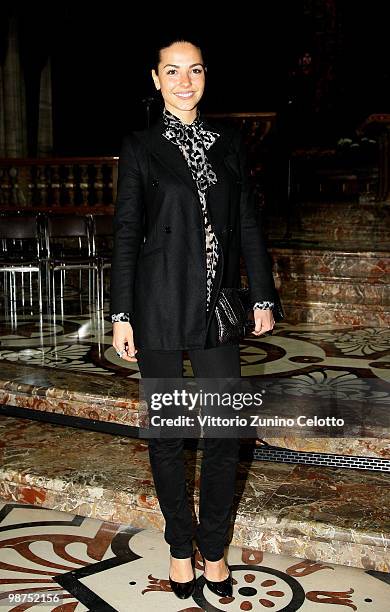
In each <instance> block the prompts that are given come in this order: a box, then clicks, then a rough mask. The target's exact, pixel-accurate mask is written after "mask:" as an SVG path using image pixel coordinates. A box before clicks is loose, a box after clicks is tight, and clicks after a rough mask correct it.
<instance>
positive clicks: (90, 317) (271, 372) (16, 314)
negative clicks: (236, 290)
mask: <svg viewBox="0 0 390 612" xmlns="http://www.w3.org/2000/svg"><path fill="white" fill-rule="evenodd" d="M27 297H28V296H27ZM1 299H2V300H5V298H4V296H1V295H0V306H1V307H2V308H0V363H1V361H3V362H6V363H7V364H8V366H10V365H12V364H15V368H14V372H15V377H17V375H18V374H20V372H21V368H20V366H21V365H22V364H23V365H26V366H27V365H28V366H30V367H34V368H35V370H34V371H35V372H36V374H37V376H38V379H39V381H40V382H39V384H40V385H41V386H42V387H47V388H51V387H53V386H55V385H56V383H53V381H52V380H51V378H54V377H53V376H52V377H51V376H50V372H53V370H54V369H55V370H56V371H57V372H58V373H60V372H61V373H62V376H63V383H62V384H63V385H65V387H66V388H68V387H71V385H73V384H74V380H75V379H74V376H75V374H76V373H77V374H78V375H80V376H82V377H84V380H85V385H86V388H88V389H89V388H90V387H91V381H92V380H96V382H97V383H98V385H99V388H102V385H103V386H104V385H105V383H104V382H103V383H102V380H105V379H108V378H110V379H111V381H110V383H108V384H107V389H111V388H113V387H114V386H118V383H119V381H121V382H122V383H126V381H129V379H130V381H129V382H131V383H135V384H137V382H138V380H137V379H139V378H140V373H139V369H138V365H137V363H129V362H125V361H123V360H121V359H119V357H118V356H117V355H116V352H115V350H114V348H113V347H112V344H111V342H112V325H111V322H110V318H109V315H108V303H107V301H106V303H105V308H104V310H103V311H98V312H95V311H94V310H93V309H91V308H90V305H89V304H88V301H87V300H86V299H85V295H84V296H82V299H80V296H79V294H78V292H77V290H74V289H73V288H72V287H71V286H69V287H67V288H66V292H65V299H64V300H61V301H59V302H58V303H57V310H56V314H55V316H53V314H52V313H51V314H49V313H47V312H44V313H43V314H41V315H39V314H38V312H37V304H36V300H35V301H34V300H33V304H32V306H31V305H30V304H29V302H28V299H27V298H26V300H25V303H24V304H22V302H21V296H20V295H19V298H18V299H19V302H18V304H17V308H16V310H13V311H11V310H10V309H9V303H8V302H6V301H3V302H2V303H1ZM34 299H35V298H34ZM240 353H241V372H242V375H243V376H248V377H254V378H257V377H264V376H271V377H280V378H282V377H283V378H288V379H291V380H292V381H293V382H294V387H295V390H292V391H291V393H292V394H294V393H295V394H296V392H297V390H298V392H299V394H301V395H304V396H305V397H309V398H310V397H313V398H315V396H316V394H317V393H323V390H324V389H326V388H327V389H328V390H330V392H331V393H337V394H339V393H340V394H345V393H348V394H350V395H352V396H353V397H354V398H355V399H357V400H358V401H359V400H365V401H369V400H371V399H375V398H374V397H373V395H374V394H373V393H371V391H370V388H369V386H368V385H367V381H370V385H372V384H373V385H374V386H375V385H378V387H377V388H379V389H380V392H381V393H382V399H383V401H385V402H388V403H389V402H390V387H389V381H390V329H389V328H388V327H369V326H365V325H341V324H337V325H336V324H325V323H297V324H291V323H289V322H288V321H283V322H281V323H277V324H276V326H275V328H274V330H273V333H272V335H269V336H263V337H261V336H260V337H258V338H256V337H250V336H249V337H247V338H245V339H244V340H243V341H242V344H241V351H240ZM3 370H5V371H6V372H7V374H6V376H5V377H4V379H3V382H4V384H8V381H10V380H12V376H10V375H9V370H10V368H9V367H7V368H3ZM183 374H184V376H191V375H192V369H191V364H190V362H189V360H188V358H187V355H186V354H184V361H183ZM89 375H92V376H89ZM25 378H28V379H29V381H30V382H31V381H32V379H33V378H34V375H33V374H32V375H29V376H27V375H26V376H25ZM57 378H58V377H57ZM98 379H99V381H98ZM92 384H93V383H92ZM122 386H123V385H122ZM78 390H80V385H79V386H78ZM39 394H40V395H42V390H41V391H39ZM86 399H88V398H86ZM3 403H6V402H5V401H4V400H3ZM84 403H85V402H84ZM73 407H74V406H73ZM56 409H57V408H56ZM80 411H81V412H80V413H79V416H83V417H84V416H85V414H84V413H85V410H84V408H82V407H81V408H80ZM109 418H110V419H113V416H112V415H111V416H110V417H109ZM115 418H117V417H115ZM129 418H130V417H129ZM131 418H133V417H131ZM113 420H115V419H113ZM372 438H373V436H371V438H370V436H369V435H366V439H364V438H362V439H360V440H358V439H357V438H356V439H355V440H354V441H353V444H352V445H349V446H348V452H347V454H349V455H351V454H353V455H365V456H366V455H372V456H379V457H384V458H388V457H390V443H389V440H388V439H382V440H381V441H379V438H378V437H376V439H375V442H372ZM328 440H329V439H327V438H322V439H321V440H320V439H319V438H318V439H316V440H315V442H314V445H313V444H311V443H310V439H308V440H306V439H305V438H302V437H300V438H298V437H295V438H294V440H291V439H289V440H287V438H286V440H284V441H283V442H281V438H280V437H278V438H272V439H271V438H267V441H268V443H270V444H273V445H281V446H286V445H287V446H288V447H289V448H291V449H294V450H310V451H317V452H333V453H340V452H344V451H345V449H346V446H345V445H346V443H345V441H343V440H342V441H341V442H340V443H338V442H337V439H336V438H333V439H332V440H333V441H332V442H330V441H328Z"/></svg>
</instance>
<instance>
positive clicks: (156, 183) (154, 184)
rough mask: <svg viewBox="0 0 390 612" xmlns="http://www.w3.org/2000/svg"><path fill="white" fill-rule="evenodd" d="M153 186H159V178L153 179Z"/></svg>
mask: <svg viewBox="0 0 390 612" xmlns="http://www.w3.org/2000/svg"><path fill="white" fill-rule="evenodd" d="M152 187H158V180H157V179H153V180H152Z"/></svg>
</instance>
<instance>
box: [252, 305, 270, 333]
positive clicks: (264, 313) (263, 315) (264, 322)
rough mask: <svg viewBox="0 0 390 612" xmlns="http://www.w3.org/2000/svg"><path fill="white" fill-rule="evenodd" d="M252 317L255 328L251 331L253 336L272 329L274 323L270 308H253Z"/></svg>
mask: <svg viewBox="0 0 390 612" xmlns="http://www.w3.org/2000/svg"><path fill="white" fill-rule="evenodd" d="M253 317H254V320H255V329H254V330H253V331H252V332H251V333H252V334H254V335H255V336H261V334H264V333H265V332H268V331H270V330H272V329H273V327H274V325H275V321H274V317H273V314H272V310H271V308H265V309H264V310H262V309H261V308H255V309H254V311H253Z"/></svg>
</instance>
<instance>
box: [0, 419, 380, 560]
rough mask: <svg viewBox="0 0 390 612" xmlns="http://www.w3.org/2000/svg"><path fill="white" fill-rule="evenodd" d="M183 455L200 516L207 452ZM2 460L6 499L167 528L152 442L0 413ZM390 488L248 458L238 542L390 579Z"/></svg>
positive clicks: (0, 493) (239, 498) (0, 485)
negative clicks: (202, 464) (155, 477)
mask: <svg viewBox="0 0 390 612" xmlns="http://www.w3.org/2000/svg"><path fill="white" fill-rule="evenodd" d="M185 455H186V461H187V463H186V469H187V476H188V481H189V490H190V491H193V498H194V513H197V512H198V501H199V491H198V483H199V471H200V462H201V458H202V451H201V450H199V449H198V450H197V451H191V450H186V451H185ZM0 458H1V461H0V465H1V467H0V497H1V498H2V499H4V500H9V501H14V502H18V503H25V504H34V505H38V506H42V507H45V508H51V509H55V510H59V511H65V512H70V513H72V514H79V515H82V516H87V517H91V518H98V519H101V520H105V521H112V522H116V523H122V524H130V525H132V526H134V527H141V528H150V527H152V528H155V529H158V530H163V529H164V520H163V517H162V514H161V511H160V508H159V504H158V500H157V497H156V493H155V489H154V485H153V479H152V475H151V472H150V465H149V456H148V450H147V442H146V441H144V440H139V439H132V438H128V437H123V436H114V435H110V434H107V433H100V432H94V431H83V430H75V429H73V428H70V427H64V426H59V425H51V424H48V423H37V422H34V421H31V420H28V419H17V418H12V417H6V416H4V415H0ZM389 484H390V476H389V475H388V474H379V473H369V472H365V471H356V470H346V469H341V468H326V467H313V466H302V465H293V464H283V463H273V462H260V461H255V462H250V461H248V460H247V459H245V456H244V457H243V458H242V459H241V461H240V464H239V469H238V474H237V486H236V499H235V508H234V514H233V516H234V515H235V522H234V529H233V530H232V544H234V545H237V546H246V547H249V548H254V549H257V550H263V551H267V552H273V553H281V554H289V555H292V556H296V557H300V558H302V557H304V558H306V559H312V560H315V561H322V562H331V563H338V564H342V565H348V566H355V567H361V568H365V569H371V570H378V571H382V572H390V554H389V549H390V520H389V516H390V497H389V495H388V491H389ZM194 518H195V516H194Z"/></svg>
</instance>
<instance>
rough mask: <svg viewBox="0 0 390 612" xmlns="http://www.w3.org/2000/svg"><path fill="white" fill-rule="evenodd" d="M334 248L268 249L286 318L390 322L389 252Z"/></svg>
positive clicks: (295, 320)
mask: <svg viewBox="0 0 390 612" xmlns="http://www.w3.org/2000/svg"><path fill="white" fill-rule="evenodd" d="M330 246H331V245H330V244H329V245H328V247H329V248H326V249H325V248H320V247H318V248H304V246H303V245H302V244H300V245H299V244H298V245H297V246H296V247H287V246H286V247H277V246H273V247H271V248H270V255H271V258H272V261H273V271H274V277H275V281H276V284H277V287H278V289H279V292H280V297H281V299H282V303H283V306H284V309H285V313H286V317H287V320H288V321H289V322H291V323H299V322H318V323H345V324H353V325H373V326H379V327H382V326H387V325H389V323H390V289H389V288H390V252H389V251H372V250H369V251H363V250H359V251H356V250H353V251H352V250H351V251H347V250H346V249H343V250H337V249H336V248H334V249H331V248H330ZM333 246H335V245H333Z"/></svg>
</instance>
